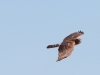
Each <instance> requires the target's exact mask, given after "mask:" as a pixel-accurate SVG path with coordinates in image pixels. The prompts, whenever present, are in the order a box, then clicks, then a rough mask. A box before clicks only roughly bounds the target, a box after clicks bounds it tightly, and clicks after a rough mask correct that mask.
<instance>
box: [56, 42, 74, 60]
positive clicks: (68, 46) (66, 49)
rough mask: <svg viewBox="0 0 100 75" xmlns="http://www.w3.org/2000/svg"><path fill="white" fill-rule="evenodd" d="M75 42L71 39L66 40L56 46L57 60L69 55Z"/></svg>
mask: <svg viewBox="0 0 100 75" xmlns="http://www.w3.org/2000/svg"><path fill="white" fill-rule="evenodd" d="M74 45H75V42H73V41H67V42H62V43H61V45H60V46H59V48H58V60H57V61H60V60H62V59H64V58H66V57H68V56H69V55H71V53H72V51H73V50H74Z"/></svg>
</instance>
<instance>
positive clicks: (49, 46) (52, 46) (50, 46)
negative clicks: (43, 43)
mask: <svg viewBox="0 0 100 75" xmlns="http://www.w3.org/2000/svg"><path fill="white" fill-rule="evenodd" d="M59 45H60V44H54V45H48V46H47V48H54V47H58V46H59Z"/></svg>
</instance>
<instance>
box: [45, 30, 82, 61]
mask: <svg viewBox="0 0 100 75" xmlns="http://www.w3.org/2000/svg"><path fill="white" fill-rule="evenodd" d="M83 34H84V32H82V31H78V32H74V33H72V34H70V35H69V36H67V37H65V38H64V40H63V42H62V43H61V44H54V45H48V46H47V48H54V47H59V48H58V59H57V61H60V60H62V59H64V58H67V57H68V56H70V55H71V53H72V51H73V50H74V46H75V45H78V44H80V43H81V39H80V38H78V37H79V36H81V35H83Z"/></svg>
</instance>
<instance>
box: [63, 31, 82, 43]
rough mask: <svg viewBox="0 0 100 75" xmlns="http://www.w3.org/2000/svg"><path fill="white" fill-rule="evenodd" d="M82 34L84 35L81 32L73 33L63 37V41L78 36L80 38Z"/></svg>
mask: <svg viewBox="0 0 100 75" xmlns="http://www.w3.org/2000/svg"><path fill="white" fill-rule="evenodd" d="M83 34H84V32H82V31H78V32H74V33H72V34H70V35H68V36H67V37H65V38H64V40H63V41H66V40H72V39H77V38H78V37H79V36H81V35H83Z"/></svg>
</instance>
